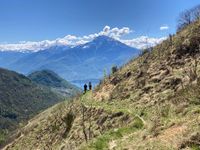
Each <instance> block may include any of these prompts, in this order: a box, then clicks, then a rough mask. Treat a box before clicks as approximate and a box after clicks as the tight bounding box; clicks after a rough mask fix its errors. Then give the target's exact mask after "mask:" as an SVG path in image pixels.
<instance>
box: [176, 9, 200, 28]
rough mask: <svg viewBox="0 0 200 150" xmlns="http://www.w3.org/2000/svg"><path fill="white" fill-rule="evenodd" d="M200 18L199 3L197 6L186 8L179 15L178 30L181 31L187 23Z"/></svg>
mask: <svg viewBox="0 0 200 150" xmlns="http://www.w3.org/2000/svg"><path fill="white" fill-rule="evenodd" d="M199 19H200V5H197V6H196V7H194V8H192V9H189V10H185V11H184V12H182V13H181V14H180V15H179V18H178V28H177V30H178V31H180V30H182V29H183V28H184V27H186V26H187V25H189V24H191V23H193V22H195V21H197V20H199Z"/></svg>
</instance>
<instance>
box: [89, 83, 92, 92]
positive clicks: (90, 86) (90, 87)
mask: <svg viewBox="0 0 200 150" xmlns="http://www.w3.org/2000/svg"><path fill="white" fill-rule="evenodd" d="M89 90H92V83H91V82H89Z"/></svg>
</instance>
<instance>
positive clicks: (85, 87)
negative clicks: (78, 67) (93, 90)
mask: <svg viewBox="0 0 200 150" xmlns="http://www.w3.org/2000/svg"><path fill="white" fill-rule="evenodd" d="M86 92H87V84H85V85H84V93H86Z"/></svg>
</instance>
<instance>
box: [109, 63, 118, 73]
mask: <svg viewBox="0 0 200 150" xmlns="http://www.w3.org/2000/svg"><path fill="white" fill-rule="evenodd" d="M117 70H118V68H117V66H115V65H114V66H112V68H111V71H112V74H114V73H115V72H117Z"/></svg>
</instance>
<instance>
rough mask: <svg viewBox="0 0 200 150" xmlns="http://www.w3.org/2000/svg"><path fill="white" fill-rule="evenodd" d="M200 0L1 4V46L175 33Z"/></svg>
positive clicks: (21, 0) (9, 0) (4, 0)
mask: <svg viewBox="0 0 200 150" xmlns="http://www.w3.org/2000/svg"><path fill="white" fill-rule="evenodd" d="M199 3H200V1H199V0H0V33H1V34H0V44H5V43H18V42H19V41H42V40H55V39H57V38H62V37H65V36H66V35H76V36H79V37H81V36H84V35H89V34H94V33H98V32H100V31H102V30H103V28H104V27H105V26H106V25H108V26H110V27H111V28H114V27H118V28H123V27H128V28H129V29H130V30H132V31H133V32H131V33H129V34H126V35H125V36H124V37H123V38H124V39H132V38H138V37H140V36H149V37H154V38H161V37H164V36H166V35H168V34H169V33H174V32H175V29H176V20H177V16H178V15H179V13H180V12H181V11H183V10H185V9H188V8H191V7H193V6H195V5H197V4H199ZM162 26H166V27H169V28H168V29H167V30H162V31H161V30H160V27H162Z"/></svg>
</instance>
